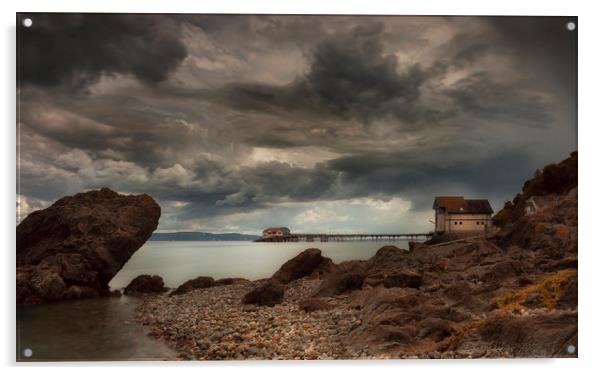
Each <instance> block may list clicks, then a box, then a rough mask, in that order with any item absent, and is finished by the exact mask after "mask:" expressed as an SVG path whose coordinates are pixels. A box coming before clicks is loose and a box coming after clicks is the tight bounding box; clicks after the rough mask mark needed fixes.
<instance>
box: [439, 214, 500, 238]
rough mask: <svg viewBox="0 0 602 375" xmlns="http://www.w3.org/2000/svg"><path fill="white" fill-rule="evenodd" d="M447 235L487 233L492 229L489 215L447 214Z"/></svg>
mask: <svg viewBox="0 0 602 375" xmlns="http://www.w3.org/2000/svg"><path fill="white" fill-rule="evenodd" d="M445 220H446V225H445V231H446V232H447V233H463V232H485V231H487V230H489V229H491V228H492V226H491V215H489V214H447V217H446V219H445Z"/></svg>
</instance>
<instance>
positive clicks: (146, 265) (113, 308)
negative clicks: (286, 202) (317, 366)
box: [16, 241, 408, 361]
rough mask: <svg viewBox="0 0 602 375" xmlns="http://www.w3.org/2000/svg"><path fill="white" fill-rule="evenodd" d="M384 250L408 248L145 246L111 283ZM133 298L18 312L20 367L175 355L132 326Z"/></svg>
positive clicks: (244, 270) (361, 256) (178, 279)
mask: <svg viewBox="0 0 602 375" xmlns="http://www.w3.org/2000/svg"><path fill="white" fill-rule="evenodd" d="M385 245H395V246H397V247H400V248H405V249H407V248H408V243H407V241H341V242H314V243H308V242H287V243H266V242H246V241H148V242H147V243H146V244H144V246H142V248H140V249H139V250H138V251H137V252H136V253H134V255H133V256H132V258H130V260H129V261H128V262H127V263H126V264H125V265H124V267H123V268H122V269H121V270H120V271H119V273H117V275H115V277H114V278H113V280H111V282H110V283H109V286H110V287H111V289H122V288H124V287H125V286H127V284H128V283H129V282H130V281H131V280H132V279H133V278H135V277H136V276H138V275H142V274H149V275H159V276H161V277H162V278H163V280H164V282H165V285H166V286H167V287H170V288H175V287H177V286H178V285H180V284H182V283H183V282H185V281H187V280H190V279H193V278H195V277H198V276H211V277H213V278H215V279H218V278H223V277H244V278H247V279H249V280H257V279H262V278H267V277H270V276H271V275H272V274H273V273H274V272H276V270H278V269H279V268H280V266H281V265H282V264H283V263H284V262H286V261H287V260H289V259H291V258H293V257H294V256H295V255H297V254H298V253H300V252H301V251H303V250H305V249H308V248H310V247H316V248H319V249H320V250H322V255H324V256H327V257H329V258H331V259H332V260H333V261H334V262H335V263H340V262H342V261H346V260H355V259H358V260H365V259H368V258H370V257H371V256H373V255H374V254H375V253H376V251H377V250H378V249H380V248H381V247H382V246H385ZM136 303H137V300H136V298H133V297H127V296H122V297H121V298H98V299H86V300H77V301H64V302H56V303H49V304H44V305H37V306H18V307H17V327H16V330H17V343H16V344H17V345H16V349H17V353H16V354H17V360H19V361H120V360H161V359H166V358H170V357H172V356H174V355H175V354H176V353H174V352H173V351H172V350H171V349H170V348H168V347H167V346H166V345H165V344H164V343H162V342H160V341H157V340H154V339H152V338H150V337H149V336H148V330H147V329H146V328H145V327H143V326H141V325H139V324H137V323H136V322H135V320H134V311H135V308H136Z"/></svg>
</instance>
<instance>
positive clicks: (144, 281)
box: [123, 275, 167, 296]
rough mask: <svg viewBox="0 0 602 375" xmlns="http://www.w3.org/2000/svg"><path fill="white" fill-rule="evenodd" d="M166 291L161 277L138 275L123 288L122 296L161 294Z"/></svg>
mask: <svg viewBox="0 0 602 375" xmlns="http://www.w3.org/2000/svg"><path fill="white" fill-rule="evenodd" d="M166 290H167V288H165V285H164V284H163V279H162V278H161V276H157V275H154V276H151V275H140V276H137V277H136V278H134V280H132V281H131V282H130V283H129V284H128V286H126V287H125V290H124V291H123V294H125V295H128V296H130V295H139V294H146V293H163V292H165V291H166Z"/></svg>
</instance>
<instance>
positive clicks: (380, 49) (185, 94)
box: [18, 14, 577, 233]
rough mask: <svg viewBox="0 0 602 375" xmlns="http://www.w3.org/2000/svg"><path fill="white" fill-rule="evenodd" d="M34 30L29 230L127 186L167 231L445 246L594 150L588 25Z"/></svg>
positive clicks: (186, 20) (27, 149)
mask: <svg viewBox="0 0 602 375" xmlns="http://www.w3.org/2000/svg"><path fill="white" fill-rule="evenodd" d="M22 16H23V15H22ZM27 16H28V17H30V18H32V19H33V22H34V23H33V27H31V28H24V27H20V28H19V31H18V56H19V61H18V80H19V150H18V151H19V154H18V167H19V170H18V173H19V196H18V207H19V214H20V219H22V218H23V217H24V215H26V214H28V213H29V212H31V211H33V210H36V209H40V208H44V207H46V206H48V205H49V204H51V203H52V202H53V201H55V200H56V199H58V198H60V197H62V196H64V195H70V194H74V193H76V192H79V191H82V190H88V189H96V188H100V187H103V186H108V187H110V188H112V189H114V190H117V191H120V192H124V193H149V194H151V195H152V196H154V197H155V198H156V199H157V200H158V201H159V203H160V204H161V206H162V209H163V215H162V217H161V222H160V227H159V230H162V231H171V230H199V231H213V232H230V231H236V232H244V233H257V232H259V231H260V230H261V229H262V228H264V227H267V226H272V225H286V226H289V227H291V228H292V229H293V230H298V231H347V232H350V231H369V232H390V231H393V232H399V231H400V230H405V231H411V230H428V229H430V228H431V226H432V224H431V223H429V222H428V220H429V219H431V217H432V213H431V208H430V206H431V204H432V200H433V197H434V196H435V195H464V196H467V197H473V198H488V199H490V201H491V202H492V204H493V206H494V209H499V208H501V205H502V204H503V202H504V201H505V200H508V199H511V198H512V197H513V196H514V194H515V193H516V192H518V191H519V190H520V188H521V187H522V183H523V181H524V180H525V179H526V178H529V177H530V176H531V175H532V174H533V172H534V171H535V169H536V168H538V167H541V166H543V165H545V164H547V163H550V162H554V161H559V160H561V159H563V158H565V157H566V156H568V154H569V153H570V152H571V151H573V150H575V149H576V147H577V146H576V135H577V131H576V126H577V124H576V48H577V47H576V43H577V37H576V31H573V32H570V31H568V30H567V29H566V27H565V24H566V23H567V22H568V21H569V20H570V19H569V18H562V17H549V18H544V17H538V18H532V17H525V18H517V17H493V18H486V17H393V16H388V17H373V16H354V17H349V16H246V15H221V16H220V15H206V16H204V15H91V14H88V15H86V14H83V15H82V14H28V15H27ZM573 21H575V20H573Z"/></svg>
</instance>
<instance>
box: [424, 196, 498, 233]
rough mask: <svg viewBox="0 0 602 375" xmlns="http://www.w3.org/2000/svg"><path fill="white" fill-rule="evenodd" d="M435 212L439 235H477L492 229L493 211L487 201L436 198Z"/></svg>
mask: <svg viewBox="0 0 602 375" xmlns="http://www.w3.org/2000/svg"><path fill="white" fill-rule="evenodd" d="M433 210H435V233H437V234H456V235H465V234H473V233H474V234H477V233H486V232H487V231H489V230H491V229H492V226H491V215H492V214H493V209H492V208H491V205H490V204H489V201H488V200H487V199H464V197H436V198H435V202H434V203H433Z"/></svg>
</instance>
